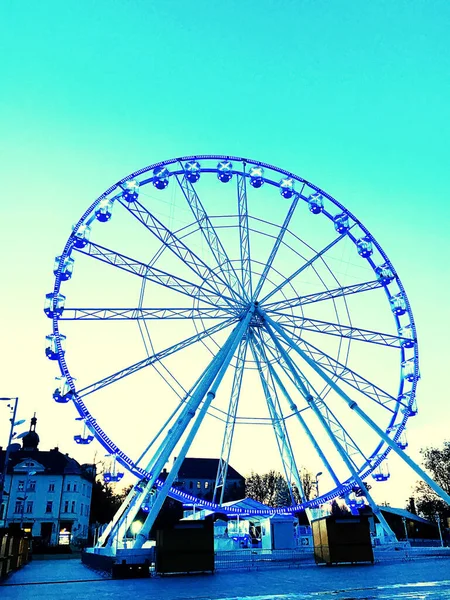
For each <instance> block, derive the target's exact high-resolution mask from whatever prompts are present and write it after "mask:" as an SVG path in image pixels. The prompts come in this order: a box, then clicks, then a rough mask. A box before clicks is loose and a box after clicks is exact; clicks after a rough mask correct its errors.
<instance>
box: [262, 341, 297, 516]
mask: <svg viewBox="0 0 450 600" xmlns="http://www.w3.org/2000/svg"><path fill="white" fill-rule="evenodd" d="M250 348H251V350H252V354H253V358H254V360H255V363H256V365H257V367H258V372H259V377H260V380H261V385H262V388H263V391H264V396H265V398H266V402H267V407H268V409H269V415H270V419H271V422H272V428H273V431H274V433H275V439H276V442H277V446H278V452H279V454H280V458H281V462H282V465H283V470H284V474H285V477H286V482H287V484H288V487H289V493H290V495H291V500H292V502H293V503H294V504H295V503H296V502H295V496H294V492H293V489H292V482H294V484H295V485H296V487H297V489H298V490H299V492H300V495H301V499H302V501H304V500H305V494H304V491H303V484H302V480H301V477H300V474H299V472H298V469H297V465H296V462H295V459H294V453H293V451H292V445H291V442H290V439H289V435H288V431H287V428H286V423H285V420H284V415H283V412H282V410H281V407H280V401H279V398H278V394H277V390H276V388H275V385H274V381H273V377H272V373H271V370H270V368H269V361H268V360H267V355H266V352H265V350H264V346H263V345H262V344H261V341H260V339H258V336H257V335H256V334H255V332H254V331H253V332H252V335H251V337H250Z"/></svg>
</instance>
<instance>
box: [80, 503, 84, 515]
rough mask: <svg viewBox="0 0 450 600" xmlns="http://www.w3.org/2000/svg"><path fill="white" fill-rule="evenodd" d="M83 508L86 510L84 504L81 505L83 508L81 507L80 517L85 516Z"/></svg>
mask: <svg viewBox="0 0 450 600" xmlns="http://www.w3.org/2000/svg"><path fill="white" fill-rule="evenodd" d="M83 508H84V504H83V503H81V507H80V515H81V516H83Z"/></svg>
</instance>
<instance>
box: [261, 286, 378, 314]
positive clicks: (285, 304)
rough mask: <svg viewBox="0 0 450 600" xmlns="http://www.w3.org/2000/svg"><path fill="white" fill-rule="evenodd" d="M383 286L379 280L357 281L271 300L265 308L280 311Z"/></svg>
mask: <svg viewBox="0 0 450 600" xmlns="http://www.w3.org/2000/svg"><path fill="white" fill-rule="evenodd" d="M381 287H383V285H382V284H381V283H380V282H379V281H378V280H374V281H366V282H364V283H356V284H352V285H347V286H343V287H340V288H335V289H332V290H324V291H323V292H317V293H315V294H308V295H306V296H295V297H294V298H287V299H286V300H280V301H279V302H270V303H269V304H265V305H264V310H265V311H270V312H272V311H277V312H279V311H283V310H286V309H289V308H295V307H297V306H304V305H305V304H313V303H314V302H322V301H323V300H331V299H334V298H341V297H343V296H348V295H351V294H360V293H361V292H369V291H371V290H376V289H378V288H381Z"/></svg>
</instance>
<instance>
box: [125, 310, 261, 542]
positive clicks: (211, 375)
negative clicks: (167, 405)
mask: <svg viewBox="0 0 450 600" xmlns="http://www.w3.org/2000/svg"><path fill="white" fill-rule="evenodd" d="M254 312H255V306H254V305H253V304H252V305H251V306H250V308H249V310H248V312H247V315H246V317H245V318H244V319H243V320H242V321H241V322H240V323H239V325H238V326H237V327H236V328H235V330H234V331H233V333H232V334H231V336H230V338H229V339H228V340H227V341H230V344H229V346H228V348H227V351H226V353H225V356H222V357H221V361H220V363H219V364H218V365H217V366H216V367H215V368H214V369H211V370H209V371H208V376H207V377H205V379H204V380H203V381H202V383H201V384H200V386H199V387H198V388H197V390H196V391H195V393H194V396H193V398H194V397H195V398H196V402H197V408H198V406H199V405H200V403H201V401H202V399H203V398H204V396H205V394H206V398H205V400H204V402H203V405H202V407H201V409H200V411H199V413H198V415H197V418H196V420H195V422H194V424H193V425H192V427H191V430H190V431H189V434H188V436H187V437H186V440H185V442H184V443H183V446H182V448H181V450H180V452H179V454H178V456H177V458H176V460H175V462H174V464H173V466H172V468H171V470H170V472H169V475H168V476H167V479H166V481H165V482H164V485H163V486H162V487H161V489H160V490H159V493H158V496H157V498H156V501H155V504H154V505H153V507H152V508H151V510H150V512H149V514H148V516H147V518H146V520H145V522H144V524H143V525H142V528H141V530H140V532H139V533H138V534H137V536H136V540H135V542H134V545H133V547H134V548H142V546H143V544H144V543H145V542H146V541H147V540H148V535H149V533H150V530H151V528H152V526H153V523H154V522H155V519H156V517H157V516H158V513H159V511H160V510H161V507H162V505H163V503H164V500H165V499H166V498H167V495H168V493H169V490H170V488H171V486H172V484H173V482H174V481H175V479H176V477H177V475H178V471H179V469H180V467H181V464H182V462H183V460H184V459H185V457H186V454H187V453H188V451H189V448H190V446H191V444H192V442H193V440H194V438H195V435H196V433H197V431H198V429H199V427H200V425H201V423H202V421H203V419H204V417H205V415H206V413H207V411H208V409H209V407H210V405H211V402H212V401H213V400H214V398H215V396H216V392H217V389H218V387H219V385H220V383H221V381H222V379H223V377H224V375H225V372H226V370H227V369H228V366H229V364H230V361H231V359H232V358H233V355H234V353H235V351H236V348H237V347H238V344H239V342H240V341H241V339H242V337H243V335H244V334H245V332H246V330H247V327H248V324H249V322H250V320H251V318H252V316H253V313H254ZM210 386H211V388H210V390H209V391H208V388H209V387H210ZM192 416H193V415H192ZM178 439H179V438H178ZM177 441H178V440H177Z"/></svg>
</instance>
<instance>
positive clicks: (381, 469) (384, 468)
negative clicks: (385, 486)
mask: <svg viewBox="0 0 450 600" xmlns="http://www.w3.org/2000/svg"><path fill="white" fill-rule="evenodd" d="M390 476H391V474H390V473H389V467H388V464H387V462H386V461H384V462H382V463H381V465H379V466H378V467H377V468H376V469H374V470H373V472H372V477H373V478H374V479H375V481H387V480H388V479H389V477H390Z"/></svg>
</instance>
